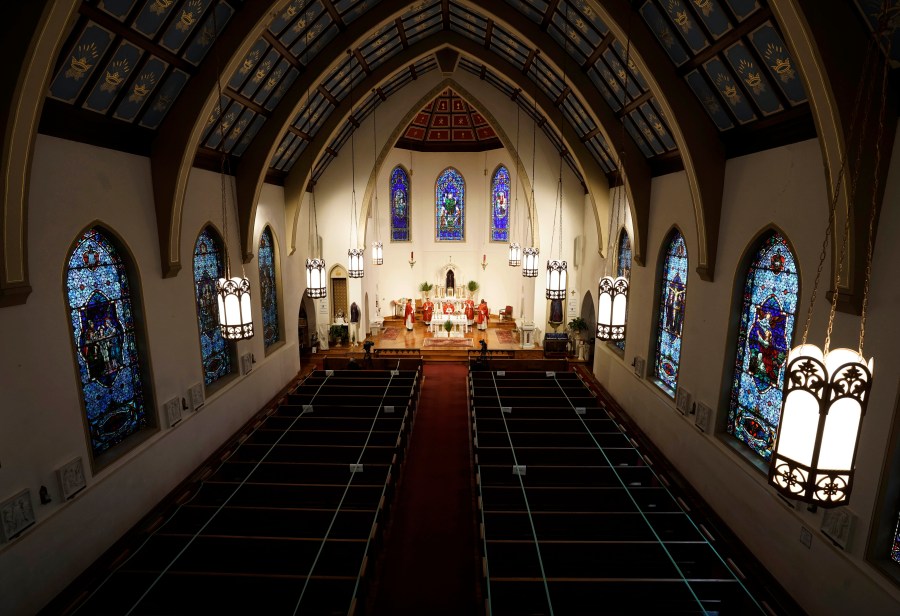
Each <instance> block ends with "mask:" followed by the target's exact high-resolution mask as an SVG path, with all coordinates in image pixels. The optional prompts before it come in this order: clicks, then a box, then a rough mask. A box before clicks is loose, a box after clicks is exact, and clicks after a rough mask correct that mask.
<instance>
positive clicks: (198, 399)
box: [188, 383, 206, 411]
mask: <svg viewBox="0 0 900 616" xmlns="http://www.w3.org/2000/svg"><path fill="white" fill-rule="evenodd" d="M188 399H189V400H190V401H191V409H192V410H194V411H196V410H197V409H199V408H200V407H201V406H203V404H204V403H205V402H206V394H205V393H204V391H203V384H202V383H196V384H195V385H191V388H190V389H189V390H188Z"/></svg>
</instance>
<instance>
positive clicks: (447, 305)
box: [444, 302, 456, 314]
mask: <svg viewBox="0 0 900 616" xmlns="http://www.w3.org/2000/svg"><path fill="white" fill-rule="evenodd" d="M455 310H456V309H455V308H454V307H453V302H444V314H453V312H454V311H455Z"/></svg>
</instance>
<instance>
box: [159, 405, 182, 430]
mask: <svg viewBox="0 0 900 616" xmlns="http://www.w3.org/2000/svg"><path fill="white" fill-rule="evenodd" d="M163 409H164V410H165V412H166V419H167V420H168V422H169V427H170V428H171V427H172V426H174V425H175V424H177V423H178V422H179V421H181V399H180V398H172V399H171V400H169V401H168V402H166V403H165V404H163Z"/></svg>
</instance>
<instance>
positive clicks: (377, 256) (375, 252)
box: [372, 90, 384, 265]
mask: <svg viewBox="0 0 900 616" xmlns="http://www.w3.org/2000/svg"><path fill="white" fill-rule="evenodd" d="M372 93H373V94H374V95H375V98H374V99H373V100H372V105H373V106H372V165H373V166H374V167H375V186H374V189H373V191H372V194H373V197H372V203H373V205H372V210H373V213H372V217H373V218H374V219H375V241H374V242H372V265H384V244H383V243H382V242H381V241H379V239H378V238H379V237H381V236H380V234H379V233H378V121H377V119H376V115H375V111H376V110H377V109H378V97H379V96H380V95H379V94H378V90H372Z"/></svg>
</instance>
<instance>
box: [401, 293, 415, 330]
mask: <svg viewBox="0 0 900 616" xmlns="http://www.w3.org/2000/svg"><path fill="white" fill-rule="evenodd" d="M403 317H404V318H405V319H406V329H408V330H409V331H412V328H413V323H415V321H416V310H415V308H413V305H412V300H411V299H408V300H406V310H404V312H403Z"/></svg>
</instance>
